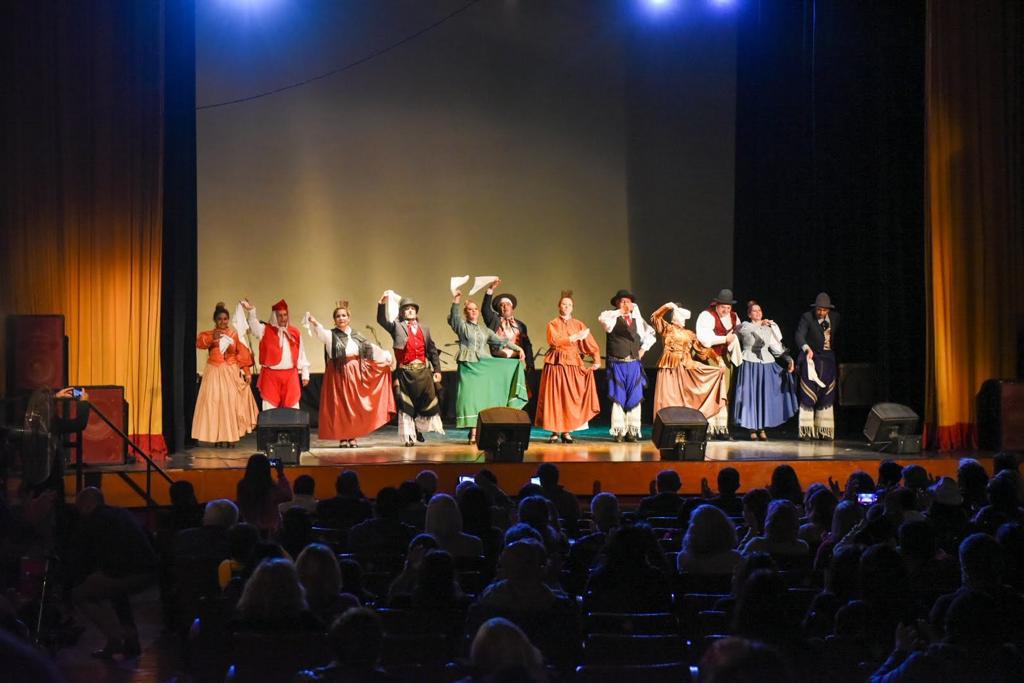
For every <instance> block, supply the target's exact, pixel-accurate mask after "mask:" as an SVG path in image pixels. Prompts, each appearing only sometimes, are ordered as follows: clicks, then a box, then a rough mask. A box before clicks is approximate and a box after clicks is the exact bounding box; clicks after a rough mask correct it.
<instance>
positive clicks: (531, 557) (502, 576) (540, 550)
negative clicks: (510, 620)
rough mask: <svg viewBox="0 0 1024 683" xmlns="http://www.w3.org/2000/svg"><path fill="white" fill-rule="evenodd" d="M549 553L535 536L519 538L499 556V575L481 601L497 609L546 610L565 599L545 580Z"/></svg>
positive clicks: (484, 606) (483, 604) (483, 594)
mask: <svg viewBox="0 0 1024 683" xmlns="http://www.w3.org/2000/svg"><path fill="white" fill-rule="evenodd" d="M546 564H547V554H546V553H545V551H544V546H543V545H541V544H540V543H538V542H537V541H535V540H532V539H526V540H522V541H515V542H513V543H511V544H509V545H507V546H505V549H504V550H503V551H502V553H501V557H500V558H499V559H498V576H497V578H496V579H495V580H494V582H492V583H491V584H490V585H489V586H487V588H485V589H484V592H483V593H482V594H481V595H480V600H479V605H480V606H481V607H482V608H484V609H488V610H492V611H495V612H516V613H543V612H546V611H548V610H550V609H552V608H554V607H555V606H556V604H557V603H559V602H560V601H562V600H564V599H565V598H564V596H562V595H560V594H558V593H556V592H555V591H553V590H551V588H549V587H548V586H547V585H546V584H545V583H544V578H545V574H546V572H547V568H546Z"/></svg>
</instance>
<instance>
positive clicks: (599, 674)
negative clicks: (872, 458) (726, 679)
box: [575, 662, 693, 683]
mask: <svg viewBox="0 0 1024 683" xmlns="http://www.w3.org/2000/svg"><path fill="white" fill-rule="evenodd" d="M575 680H576V681H579V682H580V683H624V682H625V681H645V683H687V682H688V681H692V680H693V676H692V675H691V673H690V667H689V666H688V665H687V664H686V663H684V662H673V663H671V664H633V665H627V666H598V665H593V664H585V665H583V666H580V667H577V668H576V678H575Z"/></svg>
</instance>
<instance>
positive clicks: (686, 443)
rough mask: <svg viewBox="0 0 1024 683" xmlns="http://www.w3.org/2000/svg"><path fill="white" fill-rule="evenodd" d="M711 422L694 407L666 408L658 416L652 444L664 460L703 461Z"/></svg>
mask: <svg viewBox="0 0 1024 683" xmlns="http://www.w3.org/2000/svg"><path fill="white" fill-rule="evenodd" d="M707 440H708V419H707V418H706V417H704V415H703V414H702V413H701V412H700V411H699V410H694V409H693V408H683V407H672V408H662V409H661V410H659V411H658V414H657V415H655V416H654V431H653V433H652V434H651V441H652V442H654V446H655V447H656V448H657V449H658V451H659V452H660V453H661V459H662V460H703V459H704V449H705V448H706V447H707Z"/></svg>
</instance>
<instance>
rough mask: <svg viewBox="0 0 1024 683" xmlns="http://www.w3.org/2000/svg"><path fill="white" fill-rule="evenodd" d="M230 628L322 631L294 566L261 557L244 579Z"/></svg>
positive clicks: (321, 626)
mask: <svg viewBox="0 0 1024 683" xmlns="http://www.w3.org/2000/svg"><path fill="white" fill-rule="evenodd" d="M235 611H236V614H235V618H234V619H232V620H231V622H230V623H229V630H233V631H258V632H261V633H267V632H270V633H276V632H286V631H321V630H323V628H324V625H323V623H322V622H321V621H320V620H319V619H317V618H316V617H315V616H313V614H312V613H311V612H310V611H309V606H308V605H307V603H306V596H305V591H304V590H303V588H302V584H301V583H299V575H298V573H297V572H296V571H295V565H294V564H292V562H291V560H288V559H270V560H264V561H263V562H261V563H260V564H259V566H258V567H256V570H255V571H254V572H253V573H252V576H250V577H249V580H248V581H246V582H245V588H244V589H242V597H241V598H239V599H238V605H237V607H236V608H235Z"/></svg>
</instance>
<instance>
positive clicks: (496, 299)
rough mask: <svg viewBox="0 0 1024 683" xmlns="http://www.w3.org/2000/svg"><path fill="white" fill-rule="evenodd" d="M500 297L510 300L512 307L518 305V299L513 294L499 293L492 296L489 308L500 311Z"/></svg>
mask: <svg viewBox="0 0 1024 683" xmlns="http://www.w3.org/2000/svg"><path fill="white" fill-rule="evenodd" d="M502 299H508V300H509V301H511V302H512V308H515V307H516V306H518V305H519V301H518V300H517V299H516V295H515V294H499V295H498V296H496V297H494V298H493V299H492V300H491V308H493V309H494V310H495V311H500V310H501V300H502Z"/></svg>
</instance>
